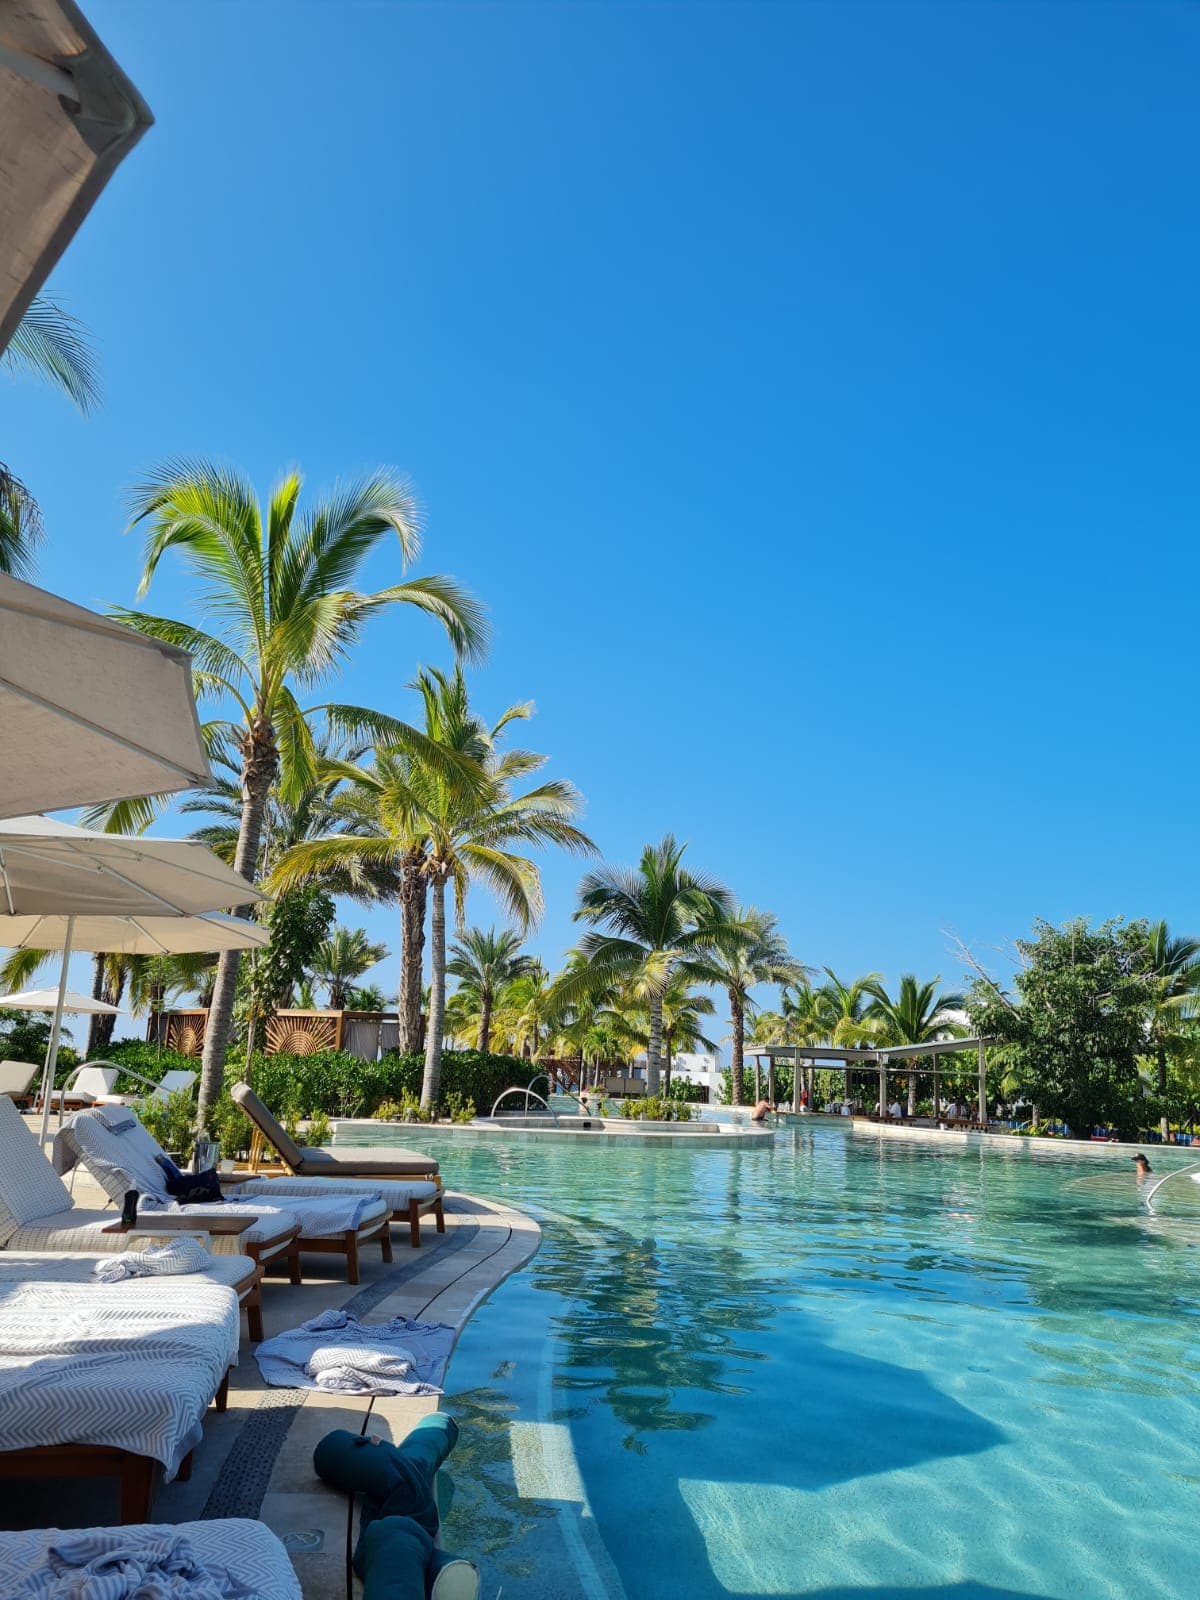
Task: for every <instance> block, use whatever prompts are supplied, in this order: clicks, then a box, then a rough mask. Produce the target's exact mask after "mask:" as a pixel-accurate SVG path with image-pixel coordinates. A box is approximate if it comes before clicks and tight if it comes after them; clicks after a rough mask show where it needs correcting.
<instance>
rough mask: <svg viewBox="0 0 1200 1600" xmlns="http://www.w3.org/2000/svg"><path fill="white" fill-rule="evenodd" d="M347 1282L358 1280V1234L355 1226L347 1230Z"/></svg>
mask: <svg viewBox="0 0 1200 1600" xmlns="http://www.w3.org/2000/svg"><path fill="white" fill-rule="evenodd" d="M346 1282H347V1283H357V1282H358V1234H357V1233H355V1231H354V1229H353V1228H347V1230H346Z"/></svg>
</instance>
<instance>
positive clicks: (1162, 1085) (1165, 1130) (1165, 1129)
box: [1155, 1039, 1171, 1144]
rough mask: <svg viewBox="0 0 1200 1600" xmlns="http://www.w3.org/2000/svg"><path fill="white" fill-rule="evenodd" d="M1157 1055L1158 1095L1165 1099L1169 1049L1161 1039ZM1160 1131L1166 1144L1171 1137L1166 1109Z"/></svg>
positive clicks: (1160, 1120) (1163, 1112) (1162, 1114)
mask: <svg viewBox="0 0 1200 1600" xmlns="http://www.w3.org/2000/svg"><path fill="white" fill-rule="evenodd" d="M1155 1053H1156V1054H1157V1056H1158V1093H1159V1096H1160V1098H1162V1099H1165V1098H1166V1093H1167V1047H1166V1045H1165V1044H1164V1043H1163V1042H1162V1040H1161V1039H1160V1040H1159V1041H1158V1048H1157V1051H1156V1052H1155ZM1158 1131H1159V1133H1160V1134H1161V1135H1162V1141H1163V1143H1164V1144H1166V1142H1167V1140H1168V1139H1169V1138H1170V1137H1171V1123H1170V1119H1169V1118H1168V1116H1167V1113H1166V1108H1165V1107H1164V1108H1163V1110H1162V1112H1161V1114H1160V1116H1159V1119H1158Z"/></svg>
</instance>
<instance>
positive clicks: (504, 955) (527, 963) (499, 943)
mask: <svg viewBox="0 0 1200 1600" xmlns="http://www.w3.org/2000/svg"><path fill="white" fill-rule="evenodd" d="M532 967H533V960H532V957H530V956H527V955H522V953H521V936H520V934H518V933H514V932H513V930H512V929H511V928H502V929H501V930H500V931H499V932H497V931H496V929H495V928H487V929H484V928H467V929H465V930H464V932H463V933H462V935H461V936H460V937H459V939H458V940H457V941H456V942H455V943H454V944H453V945H451V947H450V959H449V960H448V961H447V962H446V971H447V972H448V973H449V975H450V976H451V977H452V978H457V979H458V984H459V990H460V992H464V993H466V994H467V995H469V996H470V998H471V1000H472V1001H473V1002H474V1004H475V1006H476V1008H477V1010H478V1016H479V1049H480V1050H486V1049H487V1048H488V1046H489V1044H490V1043H491V1035H492V1011H493V1008H494V1007H495V1004H496V997H497V995H499V994H500V993H501V991H502V990H503V989H505V988H506V987H507V986H508V985H509V984H510V983H511V982H512V981H513V979H514V978H520V977H523V976H524V975H525V974H526V973H527V972H529V971H530V970H531V968H532Z"/></svg>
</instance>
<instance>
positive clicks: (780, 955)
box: [684, 906, 806, 1106]
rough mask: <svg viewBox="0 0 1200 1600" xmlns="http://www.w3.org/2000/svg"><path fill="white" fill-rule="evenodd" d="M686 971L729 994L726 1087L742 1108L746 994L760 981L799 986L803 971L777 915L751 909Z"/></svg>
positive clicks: (744, 910) (745, 909) (720, 931)
mask: <svg viewBox="0 0 1200 1600" xmlns="http://www.w3.org/2000/svg"><path fill="white" fill-rule="evenodd" d="M684 970H685V971H686V972H687V974H688V976H689V977H690V978H691V979H693V980H694V981H695V982H696V983H709V984H712V985H713V987H714V988H720V989H724V991H725V993H726V994H727V995H728V996H729V1021H730V1024H731V1027H732V1048H731V1052H730V1083H731V1087H732V1092H733V1104H734V1105H735V1106H740V1105H742V1104H743V1103H744V1101H745V1092H746V1084H745V1057H744V1054H743V1051H744V1047H745V1036H746V1012H747V1009H748V1008H749V1007H750V1005H751V1003H752V1002H751V997H750V991H751V990H752V989H753V988H754V987H755V986H756V985H757V984H760V983H783V984H788V983H801V982H803V980H804V978H805V976H806V969H805V968H804V967H803V966H802V965H801V963H800V962H799V961H797V960H796V959H795V958H794V956H792V954H791V953H790V951H789V950H788V947H787V940H786V939H785V938H784V936H783V934H782V933H780V931H779V928H778V925H777V922H776V919H775V917H774V916H772V914H771V913H770V912H769V911H759V910H758V909H757V907H755V906H743V907H742V908H741V909H740V910H739V911H738V912H737V913H736V914H735V916H734V917H733V918H732V920H731V921H730V923H729V926H728V928H727V929H718V930H717V934H716V937H715V939H714V940H713V943H712V946H711V948H710V949H709V950H707V951H706V952H704V953H703V954H702V955H701V956H700V957H699V959H697V960H692V961H688V962H687V963H686V964H685V968H684Z"/></svg>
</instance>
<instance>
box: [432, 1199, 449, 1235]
mask: <svg viewBox="0 0 1200 1600" xmlns="http://www.w3.org/2000/svg"><path fill="white" fill-rule="evenodd" d="M433 1214H434V1216H435V1217H436V1218H437V1231H438V1232H439V1233H445V1231H446V1213H445V1211H444V1210H443V1209H442V1197H441V1195H440V1194H439V1195H438V1197H437V1203H436V1204H435V1205H434V1208H433Z"/></svg>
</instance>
